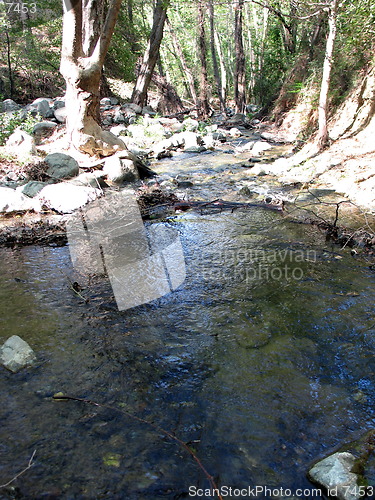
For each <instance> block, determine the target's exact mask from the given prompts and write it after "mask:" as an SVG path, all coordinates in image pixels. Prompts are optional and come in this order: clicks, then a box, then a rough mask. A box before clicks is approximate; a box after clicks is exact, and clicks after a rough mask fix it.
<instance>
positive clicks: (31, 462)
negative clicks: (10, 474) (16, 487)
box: [0, 450, 36, 488]
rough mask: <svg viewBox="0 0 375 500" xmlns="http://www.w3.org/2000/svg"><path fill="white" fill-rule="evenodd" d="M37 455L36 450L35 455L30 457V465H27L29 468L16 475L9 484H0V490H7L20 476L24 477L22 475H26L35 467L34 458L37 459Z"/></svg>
mask: <svg viewBox="0 0 375 500" xmlns="http://www.w3.org/2000/svg"><path fill="white" fill-rule="evenodd" d="M35 453H36V450H34V451H33V454H32V455H31V457H30V460H29V463H28V464H27V467H25V468H24V469H23V470H21V472H19V473H18V474H16V475H15V476H14V478H12V479H11V480H10V481H8V482H7V483H5V484H0V488H6V487H7V486H9V485H10V484H12V483H13V482H14V481H15V480H16V479H18V478H19V477H20V476H22V474H24V473H25V472H26V471H28V470H29V469H30V468H31V467H32V466H33V465H34V462H33V460H34V457H35Z"/></svg>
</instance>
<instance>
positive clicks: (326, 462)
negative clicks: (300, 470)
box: [309, 452, 360, 500]
mask: <svg viewBox="0 0 375 500" xmlns="http://www.w3.org/2000/svg"><path fill="white" fill-rule="evenodd" d="M354 462H355V457H354V456H353V455H352V454H351V453H348V452H342V453H340V452H338V453H334V454H333V455H331V456H329V457H327V458H324V459H323V460H321V461H320V462H318V463H317V464H315V465H314V467H312V469H310V471H309V476H310V478H311V479H312V480H313V481H314V482H316V483H318V484H320V485H322V486H324V487H325V488H329V489H330V490H331V491H332V490H334V491H335V496H336V497H337V498H339V499H340V500H358V499H359V498H360V496H359V490H358V486H357V475H356V474H354V473H353V472H351V470H352V468H353V465H354ZM356 493H357V494H356Z"/></svg>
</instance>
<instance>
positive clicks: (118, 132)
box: [110, 123, 126, 137]
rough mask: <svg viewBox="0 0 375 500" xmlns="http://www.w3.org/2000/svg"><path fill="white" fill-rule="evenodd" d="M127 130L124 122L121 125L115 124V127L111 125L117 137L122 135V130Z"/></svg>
mask: <svg viewBox="0 0 375 500" xmlns="http://www.w3.org/2000/svg"><path fill="white" fill-rule="evenodd" d="M124 130H126V127H125V125H124V124H123V123H121V124H120V125H115V126H114V127H111V129H110V132H111V133H112V134H114V135H115V136H116V137H119V136H120V135H121V132H123V131H124Z"/></svg>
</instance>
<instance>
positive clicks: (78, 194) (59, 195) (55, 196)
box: [38, 182, 101, 214]
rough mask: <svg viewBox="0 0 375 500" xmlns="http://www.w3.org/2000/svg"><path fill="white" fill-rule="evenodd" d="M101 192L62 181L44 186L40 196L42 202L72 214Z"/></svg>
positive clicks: (53, 208) (61, 211)
mask: <svg viewBox="0 0 375 500" xmlns="http://www.w3.org/2000/svg"><path fill="white" fill-rule="evenodd" d="M100 194H101V192H100V191H99V189H94V188H92V187H89V186H76V185H74V184H72V183H70V182H60V183H59V184H50V185H48V186H46V187H44V188H43V189H42V190H41V191H40V193H39V196H38V199H39V200H40V202H41V203H42V204H44V205H46V206H47V207H48V208H51V209H52V210H56V211H57V212H60V213H64V214H70V213H72V212H74V210H77V209H78V208H80V207H83V206H84V205H86V204H87V203H89V202H90V201H94V200H95V199H96V198H97V197H98V196H100Z"/></svg>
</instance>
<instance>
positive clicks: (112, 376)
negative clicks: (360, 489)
mask: <svg viewBox="0 0 375 500" xmlns="http://www.w3.org/2000/svg"><path fill="white" fill-rule="evenodd" d="M213 157H214V155H213V154H204V155H190V156H189V155H187V157H186V158H185V160H184V157H180V159H179V161H176V160H175V159H170V160H169V159H168V160H163V161H160V162H159V166H156V167H155V169H156V170H157V171H158V172H159V173H160V174H161V176H162V180H163V179H164V181H165V182H170V181H169V178H168V175H169V174H168V172H169V173H170V172H171V171H173V175H174V176H175V175H176V174H180V175H185V174H186V172H191V171H192V166H194V165H198V172H196V171H195V174H189V176H190V177H189V178H191V177H193V186H192V187H191V188H190V190H189V192H191V195H194V197H196V198H199V196H201V198H202V199H213V198H216V197H222V198H224V199H231V196H232V199H233V196H234V194H233V193H234V191H233V192H232V191H231V186H232V187H233V186H234V183H233V182H234V181H233V179H232V181H231V178H230V176H228V175H226V176H225V179H226V180H225V181H224V180H223V179H224V174H225V173H228V170H231V169H232V173H233V176H238V175H244V174H243V173H242V174H240V173H239V172H242V171H243V168H242V167H240V166H238V163H239V162H240V159H236V161H235V162H232V160H229V155H226V154H225V153H223V154H222V155H221V156H220V155H217V156H216V157H215V162H216V163H214V164H213V163H212V158H213ZM227 157H228V161H226V163H225V162H224V160H225V158H227ZM231 158H232V157H231ZM231 162H232V163H235V165H234V166H233V165H232V163H231ZM213 165H214V166H213ZM158 168H159V170H158ZM241 168H242V170H241ZM173 169H174V170H173ZM221 173H223V177H220V175H221ZM170 175H171V174H170ZM163 176H164V177H163ZM215 176H216V177H215ZM218 176H219V177H220V179H219V181H218ZM220 182H221V184H220ZM254 182H255V181H254ZM269 182H270V181H269V180H268V179H266V178H262V182H261V183H260V184H259V189H258V191H260V192H263V191H262V189H266V187H265V183H269ZM213 186H215V188H214V187H213ZM215 189H216V191H215ZM275 190H276V191H279V190H280V188H279V187H277V186H276V187H275ZM223 193H224V194H223ZM208 194H209V195H210V196H209V197H208ZM226 194H228V196H226ZM147 224H150V225H151V224H160V225H167V226H170V227H173V228H174V229H175V230H177V231H178V233H179V235H180V239H181V243H182V247H183V251H184V258H185V266H186V279H185V281H184V283H183V284H182V285H181V286H180V287H179V288H178V289H177V290H175V291H174V292H172V293H169V294H168V295H165V296H164V297H161V298H160V299H157V300H154V301H153V302H151V303H148V304H144V305H141V306H138V307H134V308H132V309H128V310H125V311H118V309H117V307H116V302H115V300H114V297H113V292H112V290H111V287H110V284H109V281H108V280H107V278H105V277H103V276H99V275H96V276H84V275H79V274H78V273H77V271H75V270H74V269H73V266H72V263H71V260H70V254H69V248H68V247H67V246H63V247H53V246H49V247H25V248H14V249H10V248H0V276H1V281H0V341H1V343H3V342H4V341H5V340H6V339H7V338H8V337H10V336H11V335H19V336H21V337H22V338H23V339H24V340H26V341H27V342H28V343H29V344H30V346H31V347H32V348H33V349H34V351H35V352H36V353H37V362H36V363H35V364H34V365H33V366H32V367H30V368H27V369H24V370H22V371H20V372H19V373H17V374H12V373H10V372H8V371H7V370H5V369H4V368H1V370H0V390H1V401H2V404H1V407H0V416H1V431H0V432H1V438H0V457H1V458H0V484H4V483H6V482H7V481H9V480H10V479H12V478H13V477H14V476H15V475H16V474H17V473H19V472H20V471H22V470H23V469H24V468H25V467H26V466H27V464H28V461H29V459H30V457H31V455H32V453H33V452H34V450H35V457H34V465H33V466H32V467H31V468H30V469H29V470H27V471H26V472H25V473H24V474H23V475H22V476H21V477H20V478H19V479H17V480H16V481H15V482H14V483H12V484H11V485H10V486H8V487H6V488H2V489H0V498H1V499H69V500H70V499H128V500H159V499H160V500H161V499H182V498H193V496H192V495H191V494H190V495H189V492H190V493H191V492H192V491H194V488H203V489H207V488H209V487H210V484H209V482H208V480H207V478H206V476H205V474H204V473H203V471H202V469H201V468H200V467H199V466H198V465H197V463H196V462H195V461H194V460H193V459H192V457H191V456H190V455H189V454H188V453H187V452H186V450H185V449H184V448H182V447H181V446H179V444H178V443H176V442H175V441H173V440H171V439H169V438H168V437H166V435H165V434H163V433H162V432H160V430H157V429H156V430H155V428H153V427H151V426H149V425H147V424H145V423H141V422H139V421H137V420H134V419H133V418H131V416H129V413H130V414H133V415H136V416H137V417H139V418H142V419H145V420H147V421H149V422H152V423H153V424H155V425H156V426H159V427H161V428H162V429H165V430H167V431H169V432H171V433H173V434H174V435H175V436H176V437H177V438H178V439H180V440H182V441H184V442H186V443H188V444H189V446H191V448H192V449H193V450H194V453H196V455H197V456H198V457H199V459H200V460H201V462H202V464H203V465H204V467H205V468H206V469H207V471H208V472H209V474H211V475H212V476H213V478H214V480H215V482H216V484H218V485H219V486H228V487H232V488H238V489H239V488H248V487H255V486H257V485H258V486H259V485H263V486H266V487H268V488H272V489H273V490H274V493H273V494H272V495H266V494H264V493H259V494H258V496H257V498H284V499H287V498H289V499H292V498H298V497H297V495H296V493H295V492H296V490H297V489H298V488H300V489H303V490H305V493H304V496H303V497H302V496H299V498H314V490H316V488H317V487H316V485H313V484H312V483H310V482H309V481H308V479H307V478H306V472H307V470H308V469H309V467H310V466H311V465H312V463H314V461H316V460H318V459H319V458H323V457H324V456H326V455H327V454H329V453H332V452H333V451H334V450H336V449H337V448H339V447H341V446H342V445H343V444H345V443H347V442H350V441H353V440H355V439H358V438H359V437H360V436H361V435H363V434H364V433H365V432H366V431H367V430H370V429H373V428H374V427H375V410H374V408H375V407H374V403H375V385H374V361H373V360H374V350H375V336H374V334H375V325H374V323H375V320H374V302H375V287H374V284H375V273H374V270H373V269H372V268H371V266H369V265H368V263H367V262H366V261H365V260H361V259H356V258H354V257H353V256H352V255H351V254H350V250H349V249H340V247H337V246H333V245H331V244H329V243H327V242H326V241H325V235H324V234H323V233H322V232H320V231H319V229H318V228H317V227H315V226H309V225H307V226H306V225H301V224H296V223H293V222H291V221H290V220H289V219H288V218H285V217H283V215H282V214H281V213H280V212H275V211H270V210H265V209H263V208H252V209H249V210H239V211H235V212H233V213H230V212H225V211H222V212H215V211H209V210H207V211H205V212H203V213H194V212H188V213H184V214H180V215H177V216H176V217H173V218H171V219H169V220H168V221H167V222H157V221H156V222H149V223H147ZM75 281H77V282H78V283H79V284H80V285H81V286H82V291H81V292H80V293H81V295H82V296H79V295H77V294H76V293H74V291H73V289H72V287H71V284H72V283H73V282H75ZM82 297H84V298H85V299H87V300H86V302H85V301H84V300H83V299H82ZM60 391H61V392H63V393H64V394H67V395H70V396H73V397H78V398H85V399H88V400H91V401H94V402H97V403H100V404H101V405H105V406H104V407H102V406H95V405H91V404H85V403H82V402H77V401H54V400H53V399H52V396H53V394H55V393H57V392H60ZM189 488H193V489H190V490H189ZM282 488H283V489H284V490H285V489H290V491H291V493H290V492H287V493H286V494H284V493H282V492H281V489H282ZM276 493H278V494H276ZM322 497H323V494H322ZM201 498H214V496H212V497H210V496H208V495H206V496H203V497H202V496H201ZM226 498H238V495H237V496H236V495H235V494H233V495H232V496H230V495H228V496H226ZM245 498H246V497H245ZM249 498H251V497H250V496H249ZM315 498H318V496H316V494H315Z"/></svg>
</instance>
